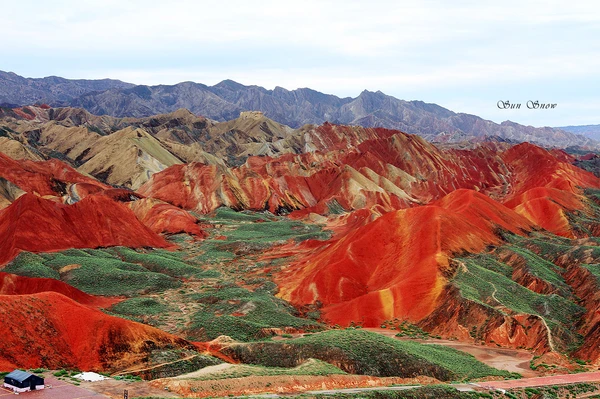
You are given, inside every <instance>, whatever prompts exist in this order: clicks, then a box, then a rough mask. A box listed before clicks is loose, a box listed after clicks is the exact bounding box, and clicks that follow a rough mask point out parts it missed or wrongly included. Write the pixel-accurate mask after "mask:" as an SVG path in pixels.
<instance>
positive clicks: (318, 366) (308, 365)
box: [192, 359, 346, 381]
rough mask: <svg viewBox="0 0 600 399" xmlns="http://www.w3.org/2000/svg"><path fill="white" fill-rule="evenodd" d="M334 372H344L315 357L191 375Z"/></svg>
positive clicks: (206, 377)
mask: <svg viewBox="0 0 600 399" xmlns="http://www.w3.org/2000/svg"><path fill="white" fill-rule="evenodd" d="M334 374H346V373H345V372H343V371H342V370H340V369H339V368H337V367H335V366H333V365H331V364H329V363H325V362H323V361H321V360H317V359H308V360H307V361H305V362H304V363H302V364H300V365H298V366H296V367H292V368H283V367H262V366H251V365H245V364H236V365H232V366H231V367H229V368H226V369H224V370H222V371H218V372H214V373H206V374H202V375H199V376H197V377H193V378H192V379H194V380H199V381H206V380H223V379H227V378H242V377H251V376H276V375H321V376H324V375H334Z"/></svg>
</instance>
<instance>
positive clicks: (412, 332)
mask: <svg viewBox="0 0 600 399" xmlns="http://www.w3.org/2000/svg"><path fill="white" fill-rule="evenodd" d="M397 329H398V330H399V332H398V334H396V337H405V338H412V339H426V338H430V337H431V335H430V334H429V333H428V332H427V331H423V329H421V328H420V327H419V326H417V325H414V324H412V323H410V322H408V321H403V322H402V323H401V324H400V325H398V327H397Z"/></svg>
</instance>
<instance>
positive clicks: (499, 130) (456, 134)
mask: <svg viewBox="0 0 600 399" xmlns="http://www.w3.org/2000/svg"><path fill="white" fill-rule="evenodd" d="M7 76H10V77H11V79H12V81H9V80H8V79H7ZM55 79H59V80H60V84H57V88H56V89H54V91H57V94H52V93H50V94H47V93H46V94H44V92H43V90H42V89H43V87H42V88H36V87H37V86H36V87H34V89H35V90H33V89H32V88H30V87H29V86H31V85H34V86H35V84H38V86H39V85H41V84H42V83H39V82H46V83H44V84H46V85H48V84H50V83H51V82H53V81H54V80H55ZM11 82H12V83H13V86H11V85H10V83H11ZM15 82H17V83H19V82H21V83H20V84H21V86H23V85H24V84H25V83H24V82H26V83H27V85H25V86H23V87H25V88H26V89H27V90H25V91H24V94H22V93H21V92H22V91H23V90H18V87H16V86H15ZM90 82H91V83H90ZM65 85H67V86H68V87H67V86H65ZM17 86H19V85H18V84H17ZM21 86H19V87H21ZM42 86H43V85H42ZM44 87H45V86H44ZM9 89H10V90H9ZM32 90H33V91H32ZM36 90H37V91H36ZM48 90H49V89H48ZM50 91H51V92H52V90H50ZM15 93H18V95H17V94H15ZM27 93H29V94H27ZM32 93H33V94H32ZM36 93H37V94H36ZM25 94H27V95H25ZM34 94H35V95H37V97H35V96H34ZM43 100H48V101H45V102H48V103H49V104H50V105H52V106H55V107H56V106H61V107H65V106H68V107H81V108H84V109H86V110H87V111H89V112H91V113H92V114H95V115H110V116H114V117H119V118H123V117H137V118H143V117H149V116H152V115H156V114H166V113H170V112H174V111H176V110H178V109H180V108H185V109H188V110H189V111H191V112H192V113H194V114H196V115H202V116H204V117H206V118H209V119H212V120H215V121H219V122H224V121H229V120H232V119H235V118H236V117H237V116H238V115H239V114H240V113H241V112H244V111H261V112H263V113H264V114H265V116H266V117H268V118H270V119H273V120H274V121H276V122H278V123H281V124H284V125H287V126H290V127H292V128H300V127H301V126H303V125H306V124H316V125H320V124H323V123H325V122H332V123H336V124H343V125H358V126H363V127H385V128H388V129H395V130H401V131H404V132H407V133H412V134H419V135H421V136H423V137H424V138H426V139H427V140H429V141H432V142H442V143H447V142H448V143H456V142H462V141H466V140H472V139H478V140H481V138H483V137H490V136H497V137H500V138H502V139H508V140H511V141H515V142H525V141H529V142H532V143H535V144H538V145H542V146H546V147H562V148H566V147H570V146H582V147H592V148H600V143H598V142H597V141H596V140H593V139H592V138H589V137H585V136H582V135H577V134H573V133H570V132H567V131H564V130H560V129H556V128H551V127H542V128H536V127H533V126H524V125H520V124H517V123H515V122H511V121H505V122H502V123H500V124H497V123H494V122H492V121H489V120H485V119H483V118H480V117H478V116H476V115H471V114H466V113H456V112H453V111H451V110H448V109H446V108H444V107H442V106H440V105H437V104H433V103H426V102H423V101H420V100H414V101H406V100H400V99H397V98H395V97H393V96H389V95H386V94H384V93H383V92H381V91H380V90H378V91H375V92H373V91H369V90H363V91H362V92H361V93H360V94H359V95H358V96H357V97H356V98H351V97H345V98H340V97H337V96H335V95H331V94H325V93H321V92H318V91H316V90H313V89H310V88H299V89H295V90H287V89H284V88H282V87H280V86H277V87H275V88H274V89H273V90H268V89H265V88H263V87H260V86H256V85H248V86H247V85H243V84H241V83H238V82H235V81H233V80H230V79H227V80H223V81H221V82H219V83H217V84H215V85H213V86H208V85H205V84H202V83H195V82H189V81H188V82H181V83H178V84H175V85H156V86H148V85H133V84H131V83H125V82H120V81H112V80H109V81H75V80H73V81H71V80H68V79H63V78H55V77H47V78H42V79H27V78H22V77H19V76H18V75H16V74H14V73H10V74H9V73H5V72H1V73H0V103H5V104H16V105H29V104H33V103H40V102H44V101H43Z"/></svg>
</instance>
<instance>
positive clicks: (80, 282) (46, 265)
mask: <svg viewBox="0 0 600 399" xmlns="http://www.w3.org/2000/svg"><path fill="white" fill-rule="evenodd" d="M5 271H6V272H8V273H14V274H18V275H22V276H28V277H47V278H54V279H57V280H62V281H65V282H67V283H69V284H70V285H72V286H74V287H76V288H79V289H80V290H82V291H85V292H87V293H89V294H94V295H125V296H133V295H138V294H141V293H146V292H162V291H165V290H167V289H172V288H177V287H180V286H181V285H182V282H181V278H195V279H204V278H213V277H217V276H218V275H219V273H218V272H216V271H214V270H208V271H207V270H204V268H203V267H201V266H200V265H198V264H197V263H195V262H192V263H190V262H188V261H184V260H183V258H182V257H181V255H173V254H170V253H169V252H168V251H164V250H156V251H147V252H143V251H141V250H140V251H134V250H132V249H129V248H123V247H115V248H110V249H85V250H79V249H69V250H66V251H63V252H59V253H46V254H38V255H36V254H32V253H29V252H22V253H21V254H19V256H17V257H16V258H15V259H14V260H13V261H12V262H11V263H10V264H8V265H7V267H6V268H5Z"/></svg>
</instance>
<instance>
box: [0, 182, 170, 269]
mask: <svg viewBox="0 0 600 399" xmlns="http://www.w3.org/2000/svg"><path fill="white" fill-rule="evenodd" d="M0 236H1V237H2V241H0V265H2V264H5V263H6V262H8V261H10V260H11V259H13V258H14V257H15V256H16V255H17V254H18V253H19V252H21V251H31V252H49V251H59V250H64V249H68V248H96V247H108V246H115V245H122V246H127V247H132V248H135V247H155V248H156V247H159V248H160V247H167V246H168V245H169V244H168V243H167V242H166V241H165V240H164V239H163V238H162V237H160V236H158V235H157V234H156V233H154V232H152V231H151V230H149V229H148V228H147V227H146V226H144V225H143V224H142V223H141V222H140V221H139V220H138V219H137V218H136V216H135V215H134V213H133V212H132V211H131V210H130V209H129V208H128V207H127V206H125V205H124V204H122V203H119V202H116V201H113V200H112V199H110V198H109V197H107V196H103V195H92V196H89V197H86V198H84V199H83V200H81V201H79V202H77V203H76V204H74V205H63V204H60V203H56V202H53V201H49V200H45V199H43V198H40V197H38V196H36V195H33V194H25V195H23V196H21V197H19V198H18V199H17V200H16V201H15V202H13V203H12V204H11V205H10V206H9V207H8V208H5V209H3V210H1V211H0Z"/></svg>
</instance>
